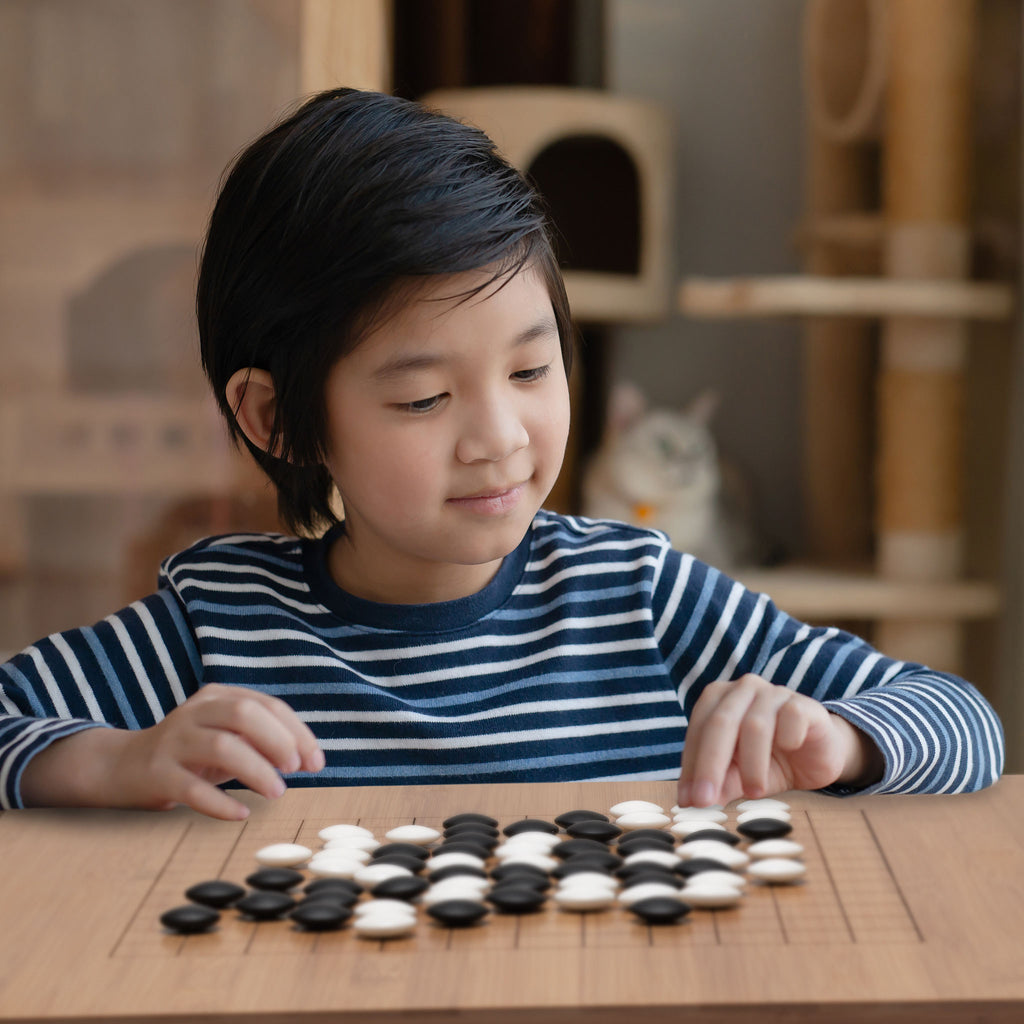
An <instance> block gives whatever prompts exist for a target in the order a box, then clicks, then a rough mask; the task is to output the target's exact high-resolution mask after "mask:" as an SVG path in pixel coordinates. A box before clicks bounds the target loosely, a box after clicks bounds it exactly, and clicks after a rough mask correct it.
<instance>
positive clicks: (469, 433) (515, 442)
mask: <svg viewBox="0 0 1024 1024" xmlns="http://www.w3.org/2000/svg"><path fill="white" fill-rule="evenodd" d="M529 443H530V435H529V433H528V432H527V430H526V427H525V426H523V423H522V420H521V419H520V418H519V416H518V415H517V414H516V412H515V410H514V409H511V408H508V407H502V406H500V405H492V404H488V405H486V406H483V407H481V406H477V407H476V409H475V410H473V411H472V412H469V413H468V414H467V417H466V423H465V424H464V426H463V430H462V435H461V437H460V438H459V441H458V444H457V445H456V447H455V456H456V458H457V459H458V460H459V461H460V462H466V463H469V462H500V461H501V460H502V459H507V458H508V457H509V456H510V455H511V454H512V453H513V452H517V451H519V450H520V449H521V448H525V447H526V446H527V445H528V444H529Z"/></svg>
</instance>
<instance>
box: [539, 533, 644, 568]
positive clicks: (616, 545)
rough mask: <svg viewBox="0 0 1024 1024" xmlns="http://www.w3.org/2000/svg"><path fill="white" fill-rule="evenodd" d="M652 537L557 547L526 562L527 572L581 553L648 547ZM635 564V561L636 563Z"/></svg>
mask: <svg viewBox="0 0 1024 1024" xmlns="http://www.w3.org/2000/svg"><path fill="white" fill-rule="evenodd" d="M652 539H653V538H651V537H636V538H634V539H632V540H627V541H620V540H605V541H599V542H597V543H595V544H586V545H580V546H579V547H571V548H555V550H554V551H551V552H549V553H548V554H547V555H545V556H544V557H543V558H541V559H538V560H537V561H535V562H527V563H526V571H527V572H539V571H540V570H541V569H546V568H547V567H548V566H549V565H551V563H552V562H556V561H558V560H560V559H562V558H578V557H579V556H580V555H586V554H591V553H592V552H594V551H623V552H625V551H631V550H632V549H633V548H646V547H650V546H651V542H652ZM602 564H606V565H615V564H617V563H616V562H606V563H602ZM634 564H635V563H634Z"/></svg>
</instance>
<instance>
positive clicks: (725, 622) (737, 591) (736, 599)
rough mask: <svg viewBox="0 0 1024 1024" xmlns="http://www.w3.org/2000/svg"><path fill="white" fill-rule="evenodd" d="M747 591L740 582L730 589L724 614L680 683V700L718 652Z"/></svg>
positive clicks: (723, 610)
mask: <svg viewBox="0 0 1024 1024" xmlns="http://www.w3.org/2000/svg"><path fill="white" fill-rule="evenodd" d="M744 593H745V591H744V589H743V587H742V586H740V584H739V583H734V584H733V585H732V589H731V590H730V591H729V599H728V600H727V601H726V602H725V607H724V608H723V609H722V614H721V615H720V616H719V617H718V621H717V622H716V623H715V628H714V630H713V631H712V633H711V636H710V638H709V639H708V642H707V645H706V646H705V648H704V650H703V651H701V655H700V657H699V658H698V659H697V661H696V662H695V663H694V666H693V668H691V669H690V671H689V672H687V673H686V675H685V676H684V677H683V680H682V682H681V683H680V684H679V696H680V700H681V699H682V697H683V695H684V694H685V693H686V691H687V690H689V688H690V687H691V686H692V685H693V683H694V680H696V679H697V678H698V677H699V676H700V674H701V673H702V672H703V671H704V670H705V669H706V668H707V667H708V664H709V663H710V661H711V659H712V658H713V657H714V656H715V654H716V653H717V652H718V648H719V647H720V646H721V643H722V638H723V637H724V636H725V633H726V630H728V628H729V626H730V625H731V624H732V617H733V613H734V612H735V611H736V606H737V605H738V604H739V603H740V599H741V598H742V597H743V594H744Z"/></svg>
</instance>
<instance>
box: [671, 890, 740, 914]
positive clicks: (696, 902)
mask: <svg viewBox="0 0 1024 1024" xmlns="http://www.w3.org/2000/svg"><path fill="white" fill-rule="evenodd" d="M679 898H680V899H681V900H682V901H683V902H684V903H689V904H690V906H691V907H700V908H701V909H706V910H722V909H724V908H726V907H734V906H735V905H736V904H737V903H739V901H740V900H741V899H743V890H742V889H739V888H737V887H736V886H733V885H720V886H712V885H705V886H691V885H687V886H686V888H684V889H683V891H682V892H681V893H680V894H679Z"/></svg>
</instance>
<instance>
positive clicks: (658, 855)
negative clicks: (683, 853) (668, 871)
mask: <svg viewBox="0 0 1024 1024" xmlns="http://www.w3.org/2000/svg"><path fill="white" fill-rule="evenodd" d="M681 860H682V857H680V856H679V854H678V853H673V852H672V851H671V850H637V852H636V853H631V854H628V855H627V856H626V858H625V860H624V861H623V862H622V863H623V864H660V865H661V866H662V867H665V868H674V867H675V866H676V865H677V864H678V863H680V861H681Z"/></svg>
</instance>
